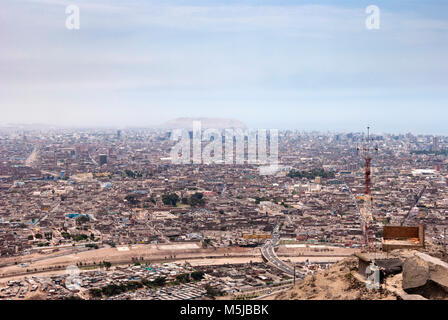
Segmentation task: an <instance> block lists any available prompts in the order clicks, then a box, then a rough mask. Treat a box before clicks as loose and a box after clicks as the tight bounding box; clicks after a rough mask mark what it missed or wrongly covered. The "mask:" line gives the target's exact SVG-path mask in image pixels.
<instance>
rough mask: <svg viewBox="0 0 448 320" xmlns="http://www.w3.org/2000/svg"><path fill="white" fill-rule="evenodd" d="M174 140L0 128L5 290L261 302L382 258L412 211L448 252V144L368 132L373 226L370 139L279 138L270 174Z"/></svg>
mask: <svg viewBox="0 0 448 320" xmlns="http://www.w3.org/2000/svg"><path fill="white" fill-rule="evenodd" d="M170 135H171V130H167V129H120V130H117V129H49V128H46V129H42V128H40V129H30V128H28V129H23V128H21V129H20V128H12V127H11V128H3V129H1V133H0V254H1V258H0V297H1V298H2V299H67V298H72V299H75V298H76V299H211V298H214V299H252V298H257V297H258V298H259V297H263V296H265V295H267V296H269V295H270V294H272V293H273V292H280V291H282V290H285V289H286V288H290V287H291V286H292V285H293V284H295V283H296V282H300V281H303V279H305V278H306V277H307V276H310V275H312V274H314V273H315V272H318V271H320V270H326V269H328V268H329V267H330V266H331V265H333V264H335V263H337V262H338V261H340V260H343V259H344V258H347V257H349V256H352V255H353V254H354V253H356V252H360V251H366V250H368V251H371V252H373V251H379V250H380V249H381V246H382V241H383V228H384V226H387V225H400V224H401V223H402V221H403V219H405V220H406V221H405V224H406V225H412V226H413V225H421V224H423V225H425V234H424V237H425V241H426V248H427V249H428V250H433V251H434V250H435V251H437V250H439V249H440V248H442V249H441V250H442V251H443V250H444V249H443V248H445V249H446V247H445V246H444V244H445V232H446V228H447V227H448V223H447V222H446V220H445V217H446V214H447V212H448V199H447V198H446V197H445V196H444V194H446V192H447V182H446V177H447V176H448V171H447V168H448V166H447V164H448V162H447V155H448V151H447V150H448V138H446V137H443V136H433V135H431V136H430V135H413V134H410V133H409V134H397V135H394V134H371V135H370V136H369V139H370V140H371V142H372V143H373V144H374V145H375V146H376V148H375V149H376V152H375V153H374V154H373V155H372V164H371V167H372V173H371V179H372V181H371V196H372V203H371V208H372V210H371V211H372V212H371V214H372V221H371V225H370V227H369V229H368V230H367V231H364V232H363V221H362V218H363V217H362V215H361V214H360V209H359V208H360V207H362V205H363V203H365V202H366V201H367V200H366V194H365V163H364V159H363V158H362V156H360V152H359V149H360V148H359V146H362V145H363V143H364V142H365V141H366V133H365V132H361V133H319V132H299V131H279V141H278V146H279V150H278V157H279V159H278V160H279V166H278V167H277V168H276V171H275V172H274V173H273V174H270V175H263V174H260V170H259V169H260V168H259V167H260V166H259V165H257V164H248V163H244V164H234V165H229V164H222V163H215V164H187V165H185V164H180V165H176V164H173V163H172V162H171V158H170V150H171V148H172V147H173V145H174V142H173V141H172V139H170ZM206 145H207V143H206V142H203V146H202V147H203V148H204V147H205V146H206ZM224 152H225V150H224ZM422 191H423V192H422ZM418 195H419V199H418V204H416V202H414V200H415V198H417V196H418ZM365 232H367V235H366V234H365ZM366 236H367V237H368V239H369V244H368V246H366V241H365V237H366ZM438 248H439V249H438ZM69 268H74V270H76V275H75V276H74V277H73V275H71V273H70V272H68V271H67V270H69ZM72 278H73V279H75V280H76V281H75V282H76V283H75V285H73V286H70V281H71V280H73V279H72ZM72 282H73V281H72Z"/></svg>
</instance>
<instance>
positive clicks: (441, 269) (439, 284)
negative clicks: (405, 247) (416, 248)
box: [403, 252, 448, 299]
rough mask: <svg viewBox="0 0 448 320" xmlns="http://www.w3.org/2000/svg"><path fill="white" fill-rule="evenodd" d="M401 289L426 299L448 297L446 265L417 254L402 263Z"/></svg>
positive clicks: (432, 258) (425, 255)
mask: <svg viewBox="0 0 448 320" xmlns="http://www.w3.org/2000/svg"><path fill="white" fill-rule="evenodd" d="M403 289H404V290H406V291H407V292H408V293H417V294H421V295H423V296H424V297H426V298H436V299H439V298H445V297H448V263H446V262H443V261H441V260H440V259H437V258H435V257H432V256H430V255H427V254H425V253H421V252H417V253H415V254H414V255H413V256H411V257H408V258H407V259H406V260H405V261H404V263H403Z"/></svg>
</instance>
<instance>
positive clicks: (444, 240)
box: [443, 227, 446, 257]
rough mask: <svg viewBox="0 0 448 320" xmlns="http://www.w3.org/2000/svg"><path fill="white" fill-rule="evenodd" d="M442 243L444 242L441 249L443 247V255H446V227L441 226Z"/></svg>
mask: <svg viewBox="0 0 448 320" xmlns="http://www.w3.org/2000/svg"><path fill="white" fill-rule="evenodd" d="M443 244H444V246H443V249H444V252H445V257H446V227H445V228H443Z"/></svg>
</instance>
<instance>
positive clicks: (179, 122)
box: [160, 118, 246, 129]
mask: <svg viewBox="0 0 448 320" xmlns="http://www.w3.org/2000/svg"><path fill="white" fill-rule="evenodd" d="M193 121H200V122H201V127H202V129H209V128H214V129H245V128H246V125H245V124H244V123H242V122H241V121H238V120H234V119H225V118H177V119H173V120H169V121H167V122H165V123H164V124H162V125H161V126H160V127H161V128H164V129H192V128H193Z"/></svg>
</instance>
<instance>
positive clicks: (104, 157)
mask: <svg viewBox="0 0 448 320" xmlns="http://www.w3.org/2000/svg"><path fill="white" fill-rule="evenodd" d="M106 163H107V155H106V154H100V166H102V165H103V164H106Z"/></svg>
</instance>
